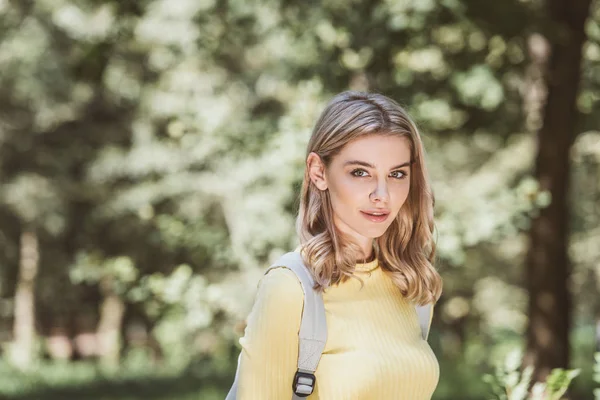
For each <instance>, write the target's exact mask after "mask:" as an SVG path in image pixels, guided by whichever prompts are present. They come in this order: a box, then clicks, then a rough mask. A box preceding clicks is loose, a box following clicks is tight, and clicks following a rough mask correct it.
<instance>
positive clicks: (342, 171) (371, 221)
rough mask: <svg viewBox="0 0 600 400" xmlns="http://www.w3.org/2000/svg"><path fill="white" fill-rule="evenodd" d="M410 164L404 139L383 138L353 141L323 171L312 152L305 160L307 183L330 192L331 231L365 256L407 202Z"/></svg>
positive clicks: (376, 136) (372, 136)
mask: <svg viewBox="0 0 600 400" xmlns="http://www.w3.org/2000/svg"><path fill="white" fill-rule="evenodd" d="M410 159H411V154H410V145H409V142H408V139H406V138H403V137H398V136H386V135H370V136H366V137H363V138H359V139H356V140H353V141H352V142H350V143H348V144H347V145H346V146H344V147H343V148H342V150H341V151H340V152H339V153H338V154H337V155H336V156H334V157H333V158H332V160H331V163H330V165H329V166H328V167H326V168H325V167H324V166H323V163H322V161H321V160H320V158H319V157H318V156H317V155H316V154H315V153H311V154H310V155H309V157H308V160H307V163H308V166H309V174H310V176H311V179H312V180H313V182H314V183H315V185H316V186H317V187H318V188H319V189H320V190H325V189H328V190H329V195H330V198H331V203H332V206H333V212H334V222H335V224H336V227H337V228H338V229H339V230H340V231H341V232H343V233H344V234H346V235H348V236H349V237H350V238H351V239H353V240H354V241H355V242H356V244H358V245H359V246H361V248H362V249H363V251H364V252H365V254H364V255H365V256H366V257H368V256H369V255H370V254H371V248H372V244H373V239H374V238H377V237H379V236H381V235H383V233H384V232H385V231H386V229H387V228H388V227H389V226H390V224H391V223H392V222H393V221H394V219H395V218H396V216H397V215H398V212H399V211H400V208H401V207H402V205H403V204H404V202H405V201H406V198H407V197H408V191H409V189H410V178H409V175H410V172H411V170H410Z"/></svg>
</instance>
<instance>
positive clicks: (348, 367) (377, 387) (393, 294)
mask: <svg viewBox="0 0 600 400" xmlns="http://www.w3.org/2000/svg"><path fill="white" fill-rule="evenodd" d="M356 275H357V276H359V277H360V278H361V279H362V280H363V282H364V286H363V287H362V289H361V284H360V282H359V281H358V280H357V279H354V278H351V279H349V280H348V281H346V282H343V283H341V284H338V285H334V286H332V287H330V288H328V289H327V290H325V292H324V293H323V301H324V303H325V312H326V319H327V332H328V336H327V343H326V345H325V350H324V352H323V355H322V356H321V360H320V362H319V365H318V367H317V371H316V373H315V375H316V378H317V383H316V387H315V391H314V392H313V394H312V395H310V396H309V397H307V399H309V400H316V399H319V400H350V399H357V400H358V399H361V400H364V399H374V400H375V399H376V400H387V399H395V400H396V399H398V400H428V399H430V398H431V396H432V393H433V391H434V390H435V387H436V386H437V383H438V378H439V365H438V362H437V359H436V358H435V355H434V354H433V352H432V350H431V348H430V347H429V344H428V343H427V342H426V341H425V340H423V339H422V337H421V329H420V327H419V322H418V317H417V313H416V311H415V308H414V305H413V304H412V303H410V302H409V301H407V300H406V299H405V298H404V297H403V296H402V295H401V293H400V291H399V290H398V288H397V287H396V286H395V285H394V284H393V282H392V280H391V279H390V278H389V276H388V275H387V274H386V273H385V272H384V271H383V270H382V269H381V268H379V266H378V263H377V260H375V261H373V262H370V263H366V264H357V265H356ZM302 307H303V292H302V287H301V285H300V282H299V281H298V279H297V278H296V275H295V274H294V273H293V272H292V271H290V270H288V269H287V268H275V269H272V270H271V271H270V272H269V273H268V274H266V275H265V276H264V277H263V278H262V280H261V282H260V284H259V288H258V292H257V295H256V298H255V302H254V305H253V307H252V311H251V312H250V315H249V317H248V321H247V327H246V330H245V333H244V336H243V337H242V338H241V339H240V344H241V346H242V353H241V364H240V376H239V386H238V397H237V399H238V400H255V399H256V400H287V399H291V397H292V389H291V388H292V380H293V377H294V374H295V372H296V370H297V360H298V331H299V329H300V318H301V314H302Z"/></svg>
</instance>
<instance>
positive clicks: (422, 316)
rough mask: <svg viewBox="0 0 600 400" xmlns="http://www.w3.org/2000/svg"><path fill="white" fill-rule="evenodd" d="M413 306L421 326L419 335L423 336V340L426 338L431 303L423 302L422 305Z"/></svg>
mask: <svg viewBox="0 0 600 400" xmlns="http://www.w3.org/2000/svg"><path fill="white" fill-rule="evenodd" d="M415 308H416V309H417V317H418V318H419V325H420V326H421V335H422V336H423V340H427V336H429V325H430V324H431V312H432V311H433V304H425V305H424V306H416V307H415Z"/></svg>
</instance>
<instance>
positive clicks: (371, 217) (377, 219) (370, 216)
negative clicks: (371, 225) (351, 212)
mask: <svg viewBox="0 0 600 400" xmlns="http://www.w3.org/2000/svg"><path fill="white" fill-rule="evenodd" d="M360 213H361V214H362V215H363V216H364V217H365V218H366V219H368V220H369V221H371V222H383V221H385V220H386V219H387V218H388V217H389V215H390V214H389V213H383V214H382V215H373V214H372V213H371V212H369V211H361V212H360ZM375 213H377V214H380V213H379V212H375Z"/></svg>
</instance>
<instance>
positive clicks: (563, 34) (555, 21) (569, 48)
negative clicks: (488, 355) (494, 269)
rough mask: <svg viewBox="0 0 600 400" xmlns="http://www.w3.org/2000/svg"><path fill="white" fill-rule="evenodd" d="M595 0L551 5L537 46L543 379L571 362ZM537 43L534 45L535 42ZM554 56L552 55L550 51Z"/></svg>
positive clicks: (535, 335) (536, 283)
mask: <svg viewBox="0 0 600 400" xmlns="http://www.w3.org/2000/svg"><path fill="white" fill-rule="evenodd" d="M590 4H591V2H590V0H581V1H576V2H571V1H563V0H548V1H547V12H548V17H549V21H548V24H549V25H550V26H551V27H552V28H551V29H552V30H551V31H550V32H548V41H549V42H550V44H549V49H547V50H546V49H545V48H544V47H546V44H545V43H542V42H541V40H542V39H541V38H540V39H539V41H540V42H539V43H537V45H538V46H540V47H542V49H539V48H534V49H533V50H534V51H537V52H539V53H541V54H539V55H538V57H542V58H543V57H545V56H548V60H547V64H546V65H544V66H543V69H544V72H545V73H544V81H545V86H546V91H547V98H546V101H545V105H544V109H543V118H542V121H543V122H542V125H541V127H540V129H539V132H538V136H537V155H536V162H535V176H536V179H537V180H538V182H539V184H540V187H541V189H542V190H546V191H548V192H549V193H550V196H551V202H550V204H549V205H548V207H545V208H543V209H541V210H540V213H539V215H538V216H537V217H535V218H534V219H533V222H532V225H531V230H530V245H529V250H528V253H527V284H528V289H529V310H528V315H529V326H528V329H527V360H526V362H527V363H528V364H531V365H533V366H534V367H535V373H534V379H535V380H536V381H543V380H545V378H546V376H547V375H548V374H549V373H550V371H551V370H552V369H553V368H567V367H568V365H569V354H570V351H569V333H570V330H571V326H572V325H571V318H572V317H571V314H572V300H571V294H570V288H569V282H570V275H571V272H570V271H571V263H570V261H569V256H568V236H569V233H570V230H569V223H568V221H569V204H568V199H569V196H568V193H569V183H570V176H571V157H570V152H571V146H572V145H573V143H574V141H575V138H576V136H577V133H578V132H579V127H578V124H577V122H578V121H577V116H578V113H577V94H578V89H579V82H580V80H581V65H582V47H583V44H584V43H585V39H586V36H585V31H584V26H585V22H586V20H587V18H588V15H589V12H590ZM534 46H535V44H534ZM548 51H549V53H550V54H549V55H548V54H545V53H547V52H548Z"/></svg>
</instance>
